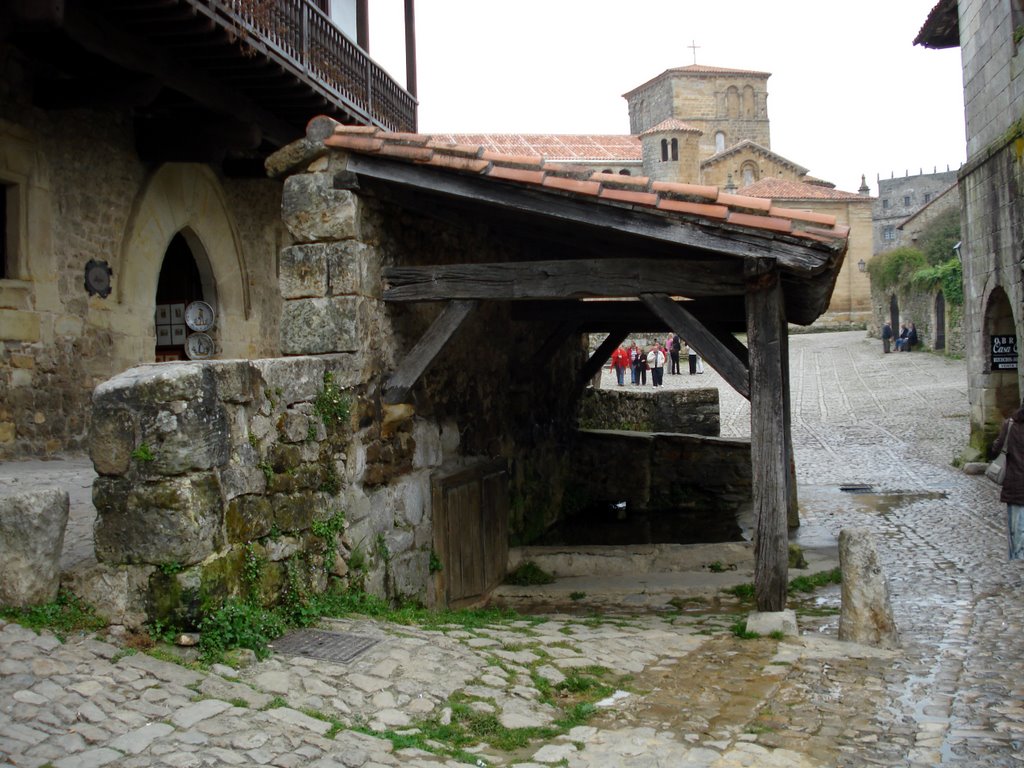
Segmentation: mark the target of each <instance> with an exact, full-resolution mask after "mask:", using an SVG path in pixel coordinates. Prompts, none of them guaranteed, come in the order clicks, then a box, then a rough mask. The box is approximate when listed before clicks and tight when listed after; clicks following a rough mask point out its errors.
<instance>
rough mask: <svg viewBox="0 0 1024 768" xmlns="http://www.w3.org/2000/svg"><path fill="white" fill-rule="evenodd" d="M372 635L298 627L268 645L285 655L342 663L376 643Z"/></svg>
mask: <svg viewBox="0 0 1024 768" xmlns="http://www.w3.org/2000/svg"><path fill="white" fill-rule="evenodd" d="M377 642H378V641H377V640H375V639H374V638H372V637H363V636H361V635H350V634H348V633H346V632H325V631H324V630H322V629H300V630H297V631H295V632H289V633H288V634H287V635H282V636H281V637H279V638H277V640H275V641H274V642H273V643H271V644H270V647H271V648H273V649H274V651H276V652H277V653H281V654H285V655H286V656H305V657H307V658H310V659H320V660H321V661H335V662H339V663H344V662H346V661H352V659H354V658H355V657H356V656H358V655H359V654H360V653H362V652H363V651H365V650H366V649H367V648H370V647H372V646H374V645H376V644H377Z"/></svg>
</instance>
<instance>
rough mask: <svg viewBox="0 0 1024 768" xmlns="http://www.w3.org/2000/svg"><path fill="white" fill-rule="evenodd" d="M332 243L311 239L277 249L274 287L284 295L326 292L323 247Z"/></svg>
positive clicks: (297, 296)
mask: <svg viewBox="0 0 1024 768" xmlns="http://www.w3.org/2000/svg"><path fill="white" fill-rule="evenodd" d="M333 245H334V244H331V245H327V244H324V243H311V244H308V245H293V246H291V247H290V248H282V249H281V258H280V260H279V269H278V287H279V289H280V291H281V297H282V298H284V299H305V298H317V297H322V296H326V295H327V286H328V278H327V275H328V271H327V249H328V248H329V247H332V246H333Z"/></svg>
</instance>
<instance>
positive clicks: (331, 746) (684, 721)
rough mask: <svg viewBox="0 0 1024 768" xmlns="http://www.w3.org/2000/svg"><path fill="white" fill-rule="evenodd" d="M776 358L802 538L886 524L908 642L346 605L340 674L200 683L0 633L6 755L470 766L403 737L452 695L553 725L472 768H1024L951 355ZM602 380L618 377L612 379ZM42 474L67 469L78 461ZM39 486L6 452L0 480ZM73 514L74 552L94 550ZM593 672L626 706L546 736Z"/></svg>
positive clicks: (288, 660) (434, 719) (999, 540)
mask: <svg viewBox="0 0 1024 768" xmlns="http://www.w3.org/2000/svg"><path fill="white" fill-rule="evenodd" d="M683 369H684V371H685V370H686V364H685V361H684V362H683ZM706 370H707V373H706V374H704V375H699V376H689V375H687V374H685V373H684V374H682V375H675V376H673V375H666V377H665V382H666V388H678V387H698V386H699V387H709V386H716V387H719V390H720V393H721V398H722V402H721V409H722V434H723V435H725V436H738V435H746V434H749V408H748V407H747V404H746V402H745V401H744V400H742V398H740V397H738V396H737V395H735V394H734V393H733V392H732V390H730V389H729V388H728V387H725V386H724V385H722V383H721V380H720V379H719V377H718V376H717V375H716V374H715V373H714V372H713V371H712V370H711V369H710V367H706ZM790 370H791V381H792V411H793V413H792V418H793V439H794V446H795V451H796V461H797V474H798V481H799V486H800V487H799V495H800V512H801V520H802V522H803V527H802V529H801V532H800V534H799V536H800V538H805V537H806V538H808V539H815V540H818V541H820V540H822V539H824V540H831V541H834V540H835V539H836V537H837V536H838V533H839V530H840V529H841V528H845V527H852V526H862V527H867V528H869V529H871V530H872V531H873V532H874V535H875V539H876V543H877V545H878V549H879V555H880V558H881V560H882V562H883V564H884V569H885V573H886V576H887V577H888V580H889V583H890V588H891V597H892V602H893V608H894V611H895V617H896V622H897V625H898V627H899V630H900V633H901V639H902V647H901V648H900V649H898V650H896V651H881V650H876V649H872V648H866V647H862V646H857V645H854V644H848V643H840V642H839V641H838V640H837V639H836V621H837V617H836V616H835V615H834V613H832V614H830V613H827V612H826V613H825V615H823V616H815V615H814V612H813V610H812V608H813V606H814V601H805V602H800V603H799V604H798V605H797V606H796V607H797V612H798V616H799V617H800V622H801V629H802V630H803V634H802V635H801V636H800V637H799V638H786V639H784V640H777V639H772V638H759V639H754V640H741V639H739V638H737V637H735V636H734V635H733V634H732V632H730V626H731V624H732V623H733V622H734V621H735V620H736V619H737V618H738V615H737V614H736V613H735V612H732V613H730V611H729V610H728V609H729V605H728V603H725V604H724V605H723V607H722V609H721V610H720V611H713V610H710V609H709V610H703V611H692V612H691V611H687V610H683V611H675V612H671V613H668V612H659V613H649V614H643V615H637V616H628V617H623V616H621V615H616V616H614V617H613V616H608V617H606V618H605V619H604V620H599V619H596V618H593V617H581V616H573V615H569V614H558V615H550V616H538V617H526V618H524V619H523V620H522V621H515V622H511V623H502V624H495V625H493V626H485V627H477V628H468V627H454V626H453V627H451V628H448V629H445V630H443V631H431V630H427V629H422V628H416V627H407V626H396V625H390V624H386V623H383V622H375V621H367V620H355V619H347V620H342V621H335V622H331V623H330V624H329V625H327V626H326V627H325V628H330V629H334V630H337V631H341V632H345V633H347V634H350V635H352V636H357V637H360V638H365V639H366V641H367V642H371V641H372V645H371V646H370V647H369V648H368V649H366V650H365V651H363V652H361V653H359V654H358V655H356V656H355V657H354V658H352V659H351V660H349V661H347V662H344V663H341V662H328V661H320V660H313V659H310V658H305V657H302V656H291V655H288V654H284V653H278V654H275V655H274V656H272V657H271V658H270V659H268V660H266V661H262V662H258V663H254V664H252V665H249V666H245V667H239V668H237V669H236V668H230V667H226V666H223V665H214V666H213V667H212V668H211V669H209V670H203V671H196V670H193V669H187V668H185V667H182V666H179V665H176V664H173V663H170V662H168V661H162V660H158V659H155V658H153V657H151V656H148V655H146V654H141V653H135V654H131V653H127V652H126V651H125V650H124V649H121V648H119V647H118V646H117V645H115V644H113V643H112V642H108V641H106V640H105V639H103V638H93V637H84V636H83V637H73V638H68V639H67V640H66V641H65V642H63V643H62V642H60V641H59V640H58V639H57V638H55V637H54V636H53V635H52V634H51V633H49V632H43V633H41V634H39V635H36V634H34V633H33V632H31V631H29V630H26V629H23V628H21V627H19V626H17V625H15V624H4V623H3V622H2V621H0V766H10V765H17V766H45V765H52V766H54V767H55V768H90V767H92V766H103V765H111V766H126V767H132V766H134V767H138V768H143V767H145V768H150V767H152V768H162V767H163V766H179V767H182V766H229V765H274V766H297V765H303V766H308V767H310V768H313V767H316V768H330V767H331V766H347V768H377V767H378V766H395V765H403V766H406V765H408V766H438V765H458V764H463V763H462V762H456V760H455V759H454V758H451V757H446V756H443V755H442V754H440V751H441V750H439V749H438V750H434V751H427V750H425V749H423V748H421V747H422V746H423V745H422V744H421V745H420V746H409V745H408V744H407V743H405V742H402V741H401V740H398V739H397V736H400V735H406V736H414V735H415V734H416V733H417V731H418V729H420V728H422V727H423V725H424V723H426V722H430V723H432V724H433V725H435V726H441V725H444V724H447V723H450V722H451V721H452V718H453V709H457V708H458V707H459V706H463V707H468V708H469V709H470V710H471V711H472V712H475V713H476V714H478V715H480V716H482V717H492V718H493V719H494V721H495V722H496V723H497V724H500V727H502V728H505V729H512V730H515V729H521V728H531V729H545V728H547V729H550V731H549V733H550V734H553V735H548V736H543V737H538V738H535V739H533V740H531V741H530V742H529V744H528V745H526V746H522V745H520V746H516V747H515V748H511V747H510V748H507V749H499V748H497V747H496V746H494V745H488V744H483V745H477V746H470V747H467V748H466V749H465V754H463V755H462V757H463V758H464V759H469V760H471V761H476V764H477V765H480V766H484V765H486V766H496V765H506V766H520V768H536V767H537V766H541V765H564V766H569V768H615V767H617V766H629V767H630V768H635V767H639V768H645V767H649V768H669V767H670V766H671V768H676V767H678V766H703V767H706V768H732V767H733V766H779V767H782V766H793V767H801V768H811V767H812V766H814V767H821V768H825V767H826V766H851V767H852V766H938V765H960V766H1010V765H1017V764H1019V763H1021V762H1024V751H1022V747H1024V595H1022V594H1021V585H1022V581H1024V579H1022V571H1021V568H1022V564H1021V563H1020V562H1014V563H1010V562H1008V561H1007V557H1006V534H1005V521H1004V515H1005V509H1004V506H1003V505H1001V504H1000V503H999V502H998V492H997V488H996V487H995V486H994V485H992V484H991V483H990V482H989V481H988V480H986V479H985V478H984V477H983V476H968V475H965V474H963V473H962V472H960V471H959V470H957V469H956V468H954V467H953V466H952V465H951V462H952V460H953V458H954V457H955V456H956V455H957V454H958V453H959V452H960V450H961V449H962V447H963V445H964V443H965V442H966V439H967V435H968V420H967V387H966V380H965V366H964V364H963V362H962V361H958V360H948V359H945V358H943V357H940V356H937V355H931V354H926V353H917V352H915V353H909V354H895V353H894V354H889V355H883V354H882V351H881V343H880V342H878V341H875V340H869V339H866V338H865V335H864V333H863V332H859V331H858V332H844V333H829V334H807V335H797V336H793V337H791V342H790ZM602 386H604V387H606V388H613V387H614V386H615V383H614V377H613V376H612V375H610V374H609V373H608V372H607V371H606V372H605V373H604V378H603V382H602ZM627 386H629V385H627ZM647 389H650V387H647ZM50 464H52V465H53V467H52V471H51V472H50V474H51V475H52V474H54V473H59V472H60V471H62V469H66V470H67V472H68V476H69V477H73V478H75V479H76V481H77V482H79V483H81V478H82V476H83V475H82V474H81V472H82V466H81V464H80V463H77V464H76V463H74V462H72V463H69V464H66V465H62V463H61V462H50ZM43 469H44V470H46V469H47V467H45V466H44V467H43ZM31 476H32V475H31V473H28V472H26V471H25V468H19V467H18V466H17V465H16V464H10V465H6V466H0V488H3V487H7V488H11V487H20V488H24V487H25V485H26V484H27V483H28V482H31V481H29V480H26V478H28V477H31ZM846 485H867V486H871V488H870V489H869V490H868V492H864V493H856V494H853V493H847V492H844V491H842V490H840V486H846ZM81 514H82V512H81V510H80V512H79V515H78V518H77V519H76V517H75V513H74V512H73V519H72V522H71V524H70V526H71V527H70V528H69V534H68V537H69V540H68V542H67V543H66V546H65V561H67V560H68V559H69V557H71V555H72V554H73V553H80V552H82V549H83V546H87V545H84V544H83V542H87V539H88V535H89V533H88V529H89V526H88V521H87V520H86V521H83V520H82V519H81ZM69 553H70V554H69ZM72 559H73V558H72ZM833 595H834V591H833ZM826 598H827V595H826ZM594 668H603V669H604V670H606V672H603V673H602V674H603V675H604V677H603V679H605V680H607V681H609V682H611V683H612V684H613V685H614V686H616V687H619V688H621V690H622V691H623V692H624V694H623V695H622V696H621V697H615V698H614V700H607V701H604V702H601V706H599V707H598V712H597V714H596V715H595V716H594V717H593V718H592V719H590V720H589V721H588V722H587V723H586V724H584V725H578V724H572V723H569V724H565V725H564V726H563V725H560V722H561V721H560V720H559V717H560V714H559V712H558V710H557V707H556V706H554V705H553V704H552V703H551V702H550V698H549V696H548V695H547V694H548V693H550V691H551V690H557V687H558V685H559V684H560V683H563V682H564V681H566V679H567V678H570V677H571V676H572V675H573V673H574V672H575V671H579V670H588V669H594ZM456 714H457V713H456ZM541 732H542V731H541V730H536V731H534V733H541ZM384 736H389V737H392V739H389V738H384Z"/></svg>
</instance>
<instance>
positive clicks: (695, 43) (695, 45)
mask: <svg viewBox="0 0 1024 768" xmlns="http://www.w3.org/2000/svg"><path fill="white" fill-rule="evenodd" d="M686 47H687V48H692V49H693V63H694V64H696V63H697V49H698V48H702V47H703V46H700V45H697V41H696V40H691V41H690V44H689V45H688V46H686Z"/></svg>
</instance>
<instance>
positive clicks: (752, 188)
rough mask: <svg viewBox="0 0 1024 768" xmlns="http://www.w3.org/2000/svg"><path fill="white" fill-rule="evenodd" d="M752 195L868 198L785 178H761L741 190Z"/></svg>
mask: <svg viewBox="0 0 1024 768" xmlns="http://www.w3.org/2000/svg"><path fill="white" fill-rule="evenodd" d="M739 191H740V192H741V193H742V194H744V195H750V196H751V197H763V198H771V199H773V200H858V199H860V200H868V201H873V200H872V198H870V197H868V196H867V195H859V194H857V193H856V192H844V191H842V190H841V189H834V188H832V187H830V186H825V185H824V184H808V183H807V182H802V181H787V180H785V179H760V180H759V181H755V182H754V183H753V184H749V185H747V186H745V187H743V188H742V189H740V190H739Z"/></svg>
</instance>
